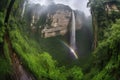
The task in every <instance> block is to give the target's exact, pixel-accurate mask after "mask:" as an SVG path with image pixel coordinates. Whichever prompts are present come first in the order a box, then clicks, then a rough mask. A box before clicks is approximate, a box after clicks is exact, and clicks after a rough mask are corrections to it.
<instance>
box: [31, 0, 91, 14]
mask: <svg viewBox="0 0 120 80" xmlns="http://www.w3.org/2000/svg"><path fill="white" fill-rule="evenodd" d="M29 2H30V3H36V4H38V3H39V4H41V5H49V4H51V3H56V4H59V3H61V4H65V5H68V6H70V7H71V8H72V9H74V10H80V11H82V12H84V13H85V15H86V16H89V15H90V11H89V8H87V7H86V6H87V2H88V0H29Z"/></svg>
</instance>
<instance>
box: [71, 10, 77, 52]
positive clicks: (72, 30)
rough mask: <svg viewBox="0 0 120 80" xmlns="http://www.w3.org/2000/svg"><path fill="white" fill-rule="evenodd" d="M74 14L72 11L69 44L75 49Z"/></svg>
mask: <svg viewBox="0 0 120 80" xmlns="http://www.w3.org/2000/svg"><path fill="white" fill-rule="evenodd" d="M75 30H76V29H75V14H74V12H73V11H72V25H71V34H70V46H71V47H72V48H73V49H74V50H76V32H75Z"/></svg>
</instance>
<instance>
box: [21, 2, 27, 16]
mask: <svg viewBox="0 0 120 80" xmlns="http://www.w3.org/2000/svg"><path fill="white" fill-rule="evenodd" d="M26 4H27V2H26V1H25V2H24V4H23V9H22V13H21V17H23V15H24V12H25V6H26Z"/></svg>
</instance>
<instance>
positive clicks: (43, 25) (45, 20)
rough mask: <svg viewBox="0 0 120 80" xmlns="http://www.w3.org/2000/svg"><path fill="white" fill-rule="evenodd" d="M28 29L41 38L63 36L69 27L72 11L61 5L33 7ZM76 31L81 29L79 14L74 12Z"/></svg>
mask: <svg viewBox="0 0 120 80" xmlns="http://www.w3.org/2000/svg"><path fill="white" fill-rule="evenodd" d="M30 12H31V15H30V17H31V21H30V28H31V31H32V32H33V33H36V31H38V33H40V35H41V37H44V38H47V37H53V36H57V35H65V34H66V33H67V32H68V31H69V26H70V25H71V24H70V22H71V16H72V9H71V8H70V7H69V6H66V5H63V4H52V5H49V6H40V5H38V4H37V5H35V6H34V8H33V7H32V9H31V11H30ZM75 17H76V29H80V28H81V21H82V20H80V19H81V18H80V14H79V13H78V12H75Z"/></svg>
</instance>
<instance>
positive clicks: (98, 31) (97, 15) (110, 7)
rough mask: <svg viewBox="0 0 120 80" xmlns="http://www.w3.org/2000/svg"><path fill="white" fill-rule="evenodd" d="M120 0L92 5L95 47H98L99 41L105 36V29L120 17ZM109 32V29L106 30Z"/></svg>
mask: <svg viewBox="0 0 120 80" xmlns="http://www.w3.org/2000/svg"><path fill="white" fill-rule="evenodd" d="M119 6H120V2H119V1H103V2H102V4H101V3H99V2H96V3H94V4H93V5H92V6H91V13H92V21H93V30H94V48H96V47H97V45H98V41H102V40H103V39H104V37H105V30H106V29H107V28H109V27H110V26H111V24H112V23H115V22H116V19H120V7H119ZM106 32H107V31H106Z"/></svg>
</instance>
